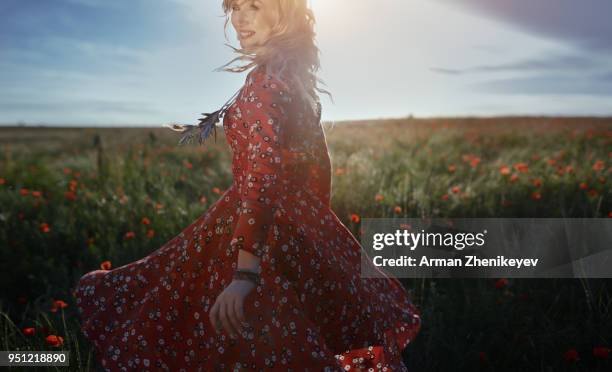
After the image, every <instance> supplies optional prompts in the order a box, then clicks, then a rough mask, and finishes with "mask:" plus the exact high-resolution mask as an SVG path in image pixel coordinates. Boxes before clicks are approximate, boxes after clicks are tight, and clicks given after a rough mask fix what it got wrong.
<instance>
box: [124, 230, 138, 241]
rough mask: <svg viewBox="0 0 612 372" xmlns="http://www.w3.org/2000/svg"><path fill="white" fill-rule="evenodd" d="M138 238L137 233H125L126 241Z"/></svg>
mask: <svg viewBox="0 0 612 372" xmlns="http://www.w3.org/2000/svg"><path fill="white" fill-rule="evenodd" d="M135 237H136V233H135V232H133V231H128V232H126V233H125V237H124V238H125V240H129V239H134V238H135Z"/></svg>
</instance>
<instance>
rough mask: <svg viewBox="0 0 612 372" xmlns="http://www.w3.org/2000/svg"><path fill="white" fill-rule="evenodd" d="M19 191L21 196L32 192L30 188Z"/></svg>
mask: <svg viewBox="0 0 612 372" xmlns="http://www.w3.org/2000/svg"><path fill="white" fill-rule="evenodd" d="M19 193H20V194H21V196H26V195H28V194H29V193H30V190H28V189H26V188H22V189H21V190H19Z"/></svg>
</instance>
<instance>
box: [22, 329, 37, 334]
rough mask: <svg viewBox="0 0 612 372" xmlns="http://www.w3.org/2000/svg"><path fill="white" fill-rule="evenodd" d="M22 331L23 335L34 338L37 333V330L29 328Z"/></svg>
mask: <svg viewBox="0 0 612 372" xmlns="http://www.w3.org/2000/svg"><path fill="white" fill-rule="evenodd" d="M22 331H23V334H24V335H26V336H34V334H35V333H36V328H34V327H28V328H24V329H23V330H22Z"/></svg>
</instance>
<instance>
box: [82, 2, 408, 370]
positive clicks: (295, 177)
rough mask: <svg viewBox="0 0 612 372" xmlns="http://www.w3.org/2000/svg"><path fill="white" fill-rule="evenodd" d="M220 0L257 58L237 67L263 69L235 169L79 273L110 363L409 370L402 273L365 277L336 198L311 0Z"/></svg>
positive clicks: (87, 326)
mask: <svg viewBox="0 0 612 372" xmlns="http://www.w3.org/2000/svg"><path fill="white" fill-rule="evenodd" d="M223 9H224V11H225V13H226V14H231V22H232V25H233V27H234V28H235V29H236V32H237V34H238V37H239V40H240V45H241V49H236V50H237V51H238V52H239V53H240V54H241V56H239V57H237V58H235V59H234V60H232V62H233V61H235V60H238V59H242V60H250V61H251V62H250V64H249V65H247V66H243V67H241V68H237V69H236V68H228V69H227V71H234V72H235V71H243V70H245V69H247V68H249V67H254V69H253V70H251V72H250V73H249V74H248V76H247V78H246V83H245V85H244V86H243V87H242V89H241V91H240V92H239V94H238V96H237V98H236V100H235V101H234V102H233V103H232V104H231V105H230V106H228V108H227V111H226V112H225V115H223V127H224V130H225V133H226V138H227V142H228V144H229V145H230V147H231V150H232V152H233V160H232V172H233V176H234V181H233V183H232V185H231V186H230V187H229V189H227V190H226V191H225V192H224V193H223V195H222V196H221V197H220V198H219V199H218V200H217V201H216V202H215V204H213V206H212V207H211V208H210V209H209V210H208V211H206V213H204V214H203V215H202V216H201V217H199V218H198V219H197V220H196V221H194V222H193V223H192V224H191V225H189V226H188V227H187V228H186V229H185V230H183V231H182V232H181V233H180V234H179V235H177V236H176V237H174V238H173V239H171V240H170V241H168V242H167V243H166V244H165V245H164V246H162V247H161V248H160V249H158V250H157V251H155V252H153V253H152V254H150V255H149V256H147V257H145V258H143V259H141V260H139V261H136V262H133V263H130V264H128V265H125V266H122V267H119V268H116V269H114V270H110V271H108V270H96V271H93V272H90V273H88V274H86V275H85V276H83V277H82V278H81V279H80V281H79V283H78V285H77V287H76V289H75V291H74V295H75V296H76V298H77V305H78V308H79V312H80V314H81V318H82V328H83V331H84V333H85V335H86V336H87V337H88V338H89V339H90V340H91V341H92V342H93V344H94V345H95V347H96V350H97V356H98V359H99V361H100V362H101V364H102V366H103V367H105V369H107V370H112V371H115V370H131V369H138V370H145V371H146V370H160V369H165V370H171V371H196V370H197V371H227V370H235V371H242V370H282V371H289V370H291V371H305V370H308V371H325V370H329V371H332V370H333V371H336V370H349V369H350V370H363V371H366V370H368V371H369V370H392V371H400V370H405V369H406V367H405V365H404V364H403V363H402V360H401V352H402V350H403V349H404V347H406V345H407V344H408V343H409V342H410V341H411V340H412V339H413V338H414V337H415V336H416V334H417V332H418V330H419V328H420V318H419V316H418V314H417V310H416V308H415V307H414V306H413V305H412V303H411V302H410V300H409V298H408V296H407V294H406V292H405V290H404V289H403V288H402V286H401V284H400V283H399V281H398V280H397V279H395V278H389V277H383V278H371V279H367V278H361V277H360V267H361V255H360V253H361V246H360V245H359V242H358V241H357V240H356V239H355V237H354V236H353V235H352V234H351V232H350V231H349V230H348V229H347V228H346V227H345V226H344V225H343V224H342V222H341V221H340V220H339V219H338V218H337V216H336V215H335V214H334V212H333V211H332V210H331V209H330V195H331V165H330V159H329V155H328V150H327V144H326V139H325V135H324V132H323V129H322V127H321V121H320V119H321V108H320V104H319V101H318V98H317V95H316V93H315V89H316V90H319V91H321V90H320V89H318V88H317V87H316V81H317V80H318V79H316V77H315V71H316V70H317V69H318V56H317V53H318V49H317V47H316V46H315V44H314V32H313V24H314V16H313V14H312V12H311V10H310V9H308V7H307V5H306V0H224V2H223ZM226 25H227V22H226ZM230 63H231V62H230ZM228 64H229V63H228ZM225 66H227V65H225ZM368 262H369V261H368ZM374 269H375V268H374Z"/></svg>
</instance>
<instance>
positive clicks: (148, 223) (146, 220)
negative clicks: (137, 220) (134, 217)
mask: <svg viewBox="0 0 612 372" xmlns="http://www.w3.org/2000/svg"><path fill="white" fill-rule="evenodd" d="M141 222H142V224H143V225H150V224H151V220H149V219H148V218H147V217H143V218H142V221H141Z"/></svg>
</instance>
